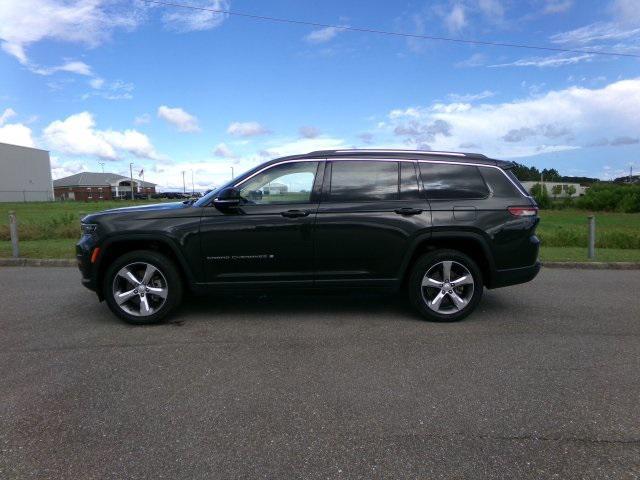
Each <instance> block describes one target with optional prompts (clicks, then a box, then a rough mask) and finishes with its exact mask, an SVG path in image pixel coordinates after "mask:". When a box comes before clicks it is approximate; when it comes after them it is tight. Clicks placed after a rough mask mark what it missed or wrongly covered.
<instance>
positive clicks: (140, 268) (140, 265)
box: [112, 262, 169, 317]
mask: <svg viewBox="0 0 640 480" xmlns="http://www.w3.org/2000/svg"><path fill="white" fill-rule="evenodd" d="M112 289H113V290H112V291H113V299H114V300H115V302H116V304H117V305H118V306H119V307H120V308H121V309H122V310H124V311H125V312H126V313H128V314H129V315H133V316H136V317H146V316H149V315H152V314H154V313H155V312H157V311H158V310H160V309H161V308H162V306H163V305H164V303H165V302H166V301H167V295H168V293H169V287H168V284H167V279H166V278H165V277H164V275H163V274H162V272H161V271H160V270H159V269H158V268H156V267H154V266H153V265H151V264H150V263H146V262H135V263H130V264H129V265H126V266H124V267H122V268H121V269H120V271H118V273H117V274H116V276H115V277H114V278H113V287H112Z"/></svg>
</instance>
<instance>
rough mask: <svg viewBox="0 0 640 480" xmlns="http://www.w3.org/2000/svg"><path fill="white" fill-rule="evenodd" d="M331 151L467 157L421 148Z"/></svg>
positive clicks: (460, 154) (455, 153)
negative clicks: (422, 149)
mask: <svg viewBox="0 0 640 480" xmlns="http://www.w3.org/2000/svg"><path fill="white" fill-rule="evenodd" d="M333 153H353V154H356V155H359V154H361V153H405V154H412V155H446V156H453V157H468V155H467V154H466V153H460V152H427V151H421V150H402V149H393V148H389V149H386V148H382V149H376V148H363V149H358V150H334V152H333ZM407 161H411V160H408V159H407Z"/></svg>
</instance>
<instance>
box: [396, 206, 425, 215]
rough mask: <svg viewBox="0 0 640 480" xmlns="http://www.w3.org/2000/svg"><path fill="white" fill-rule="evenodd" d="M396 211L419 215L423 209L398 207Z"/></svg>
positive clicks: (399, 213) (401, 213) (400, 213)
mask: <svg viewBox="0 0 640 480" xmlns="http://www.w3.org/2000/svg"><path fill="white" fill-rule="evenodd" d="M394 212H396V213H397V214H398V215H418V214H420V213H422V210H421V209H419V208H410V207H404V208H397V209H395V210H394Z"/></svg>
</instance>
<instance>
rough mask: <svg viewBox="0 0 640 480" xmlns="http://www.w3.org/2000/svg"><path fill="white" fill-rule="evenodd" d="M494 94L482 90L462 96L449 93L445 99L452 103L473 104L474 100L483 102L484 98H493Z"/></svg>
mask: <svg viewBox="0 0 640 480" xmlns="http://www.w3.org/2000/svg"><path fill="white" fill-rule="evenodd" d="M495 94H496V92H492V91H491V90H484V91H483V92H480V93H467V94H464V95H459V94H457V93H450V94H449V95H447V97H448V98H449V100H451V101H453V102H475V101H476V100H483V99H485V98H489V97H493V96H494V95H495Z"/></svg>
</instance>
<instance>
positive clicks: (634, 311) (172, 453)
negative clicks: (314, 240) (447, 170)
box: [0, 268, 640, 480]
mask: <svg viewBox="0 0 640 480" xmlns="http://www.w3.org/2000/svg"><path fill="white" fill-rule="evenodd" d="M78 280H79V278H78V273H77V272H76V271H75V270H74V269H65V268H49V269H44V268H4V269H0V285H1V288H0V478H3V479H5V478H6V479H13V478H68V479H80V478H82V479H91V478H120V479H123V478H149V479H158V478H168V479H177V478H188V479H199V478H202V479H224V478H272V479H284V478H332V479H333V478H345V479H347V478H348V479H354V478H392V479H399V478H428V479H435V478H470V479H479V478H504V479H510V480H511V479H521V478H532V479H534V478H535V479H540V478H562V479H565V478H629V479H631V478H638V477H640V336H639V334H640V271H580V270H544V271H543V272H542V273H541V275H540V276H539V277H538V279H536V281H535V282H534V283H532V284H529V285H525V286H518V287H513V288H509V289H503V290H499V291H492V292H488V293H487V294H486V296H485V298H484V300H483V303H482V305H481V308H480V311H478V312H477V313H476V314H475V315H473V316H472V317H471V318H469V319H468V320H466V321H464V322H462V323H458V324H451V325H447V324H430V323H426V322H423V321H421V320H419V319H417V318H416V317H415V316H414V315H413V313H412V312H411V311H410V310H409V309H408V308H407V307H406V306H405V305H404V304H403V303H402V302H401V301H399V300H397V299H394V298H393V297H391V298H389V297H380V296H365V295H361V296H356V297H353V296H297V297H294V298H289V299H287V298H284V297H261V298H243V299H237V298H236V299H225V298H212V299H198V300H196V301H192V302H191V304H190V305H189V306H188V307H186V308H184V309H183V310H182V311H181V314H180V315H179V318H178V319H177V321H174V322H173V323H170V324H166V325H162V326H157V327H131V326H128V325H125V324H123V323H120V322H119V321H118V320H116V319H115V318H114V317H112V316H111V314H110V313H109V312H108V311H107V308H106V306H105V305H103V304H99V303H98V302H97V301H96V298H95V296H94V295H93V294H92V293H91V292H89V291H87V290H84V289H83V288H82V287H81V286H80V285H79V282H78Z"/></svg>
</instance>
